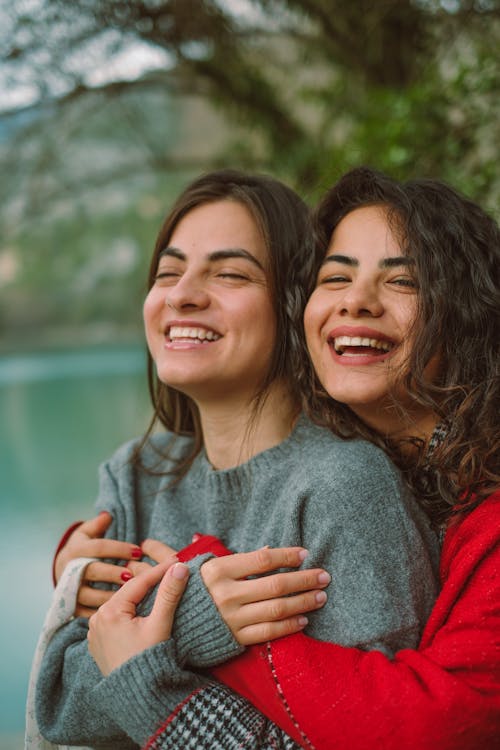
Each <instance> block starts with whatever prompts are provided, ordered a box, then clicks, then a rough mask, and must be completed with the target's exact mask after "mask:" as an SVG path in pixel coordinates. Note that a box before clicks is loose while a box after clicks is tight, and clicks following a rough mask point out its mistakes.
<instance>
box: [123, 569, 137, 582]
mask: <svg viewBox="0 0 500 750" xmlns="http://www.w3.org/2000/svg"><path fill="white" fill-rule="evenodd" d="M133 577H134V576H133V575H132V573H131V572H130V570H124V571H123V573H122V574H121V575H120V578H121V579H122V581H123V582H124V583H126V582H127V581H130V579H131V578H133Z"/></svg>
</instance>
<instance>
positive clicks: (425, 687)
mask: <svg viewBox="0 0 500 750" xmlns="http://www.w3.org/2000/svg"><path fill="white" fill-rule="evenodd" d="M440 576H441V582H442V590H441V593H440V595H439V597H438V599H437V600H436V603H435V606H434V608H433V611H432V612H431V615H430V617H429V620H428V622H427V624H426V627H425V630H424V633H423V636H422V640H421V643H420V645H419V648H418V649H417V650H410V649H406V650H403V651H400V652H399V653H397V654H396V655H395V657H394V658H393V659H388V658H387V657H386V656H384V655H383V654H382V653H380V652H378V651H370V652H364V651H360V650H358V649H354V648H346V647H342V646H338V645H336V644H332V643H326V642H323V641H316V640H314V639H312V638H309V637H308V636H306V635H304V634H303V633H297V634H295V635H291V636H288V637H286V638H282V639H278V640H276V641H272V642H271V644H270V648H271V657H272V662H273V667H274V671H275V676H276V679H277V680H278V682H279V685H280V687H281V690H282V692H283V698H284V701H285V702H286V705H288V707H289V709H290V710H291V712H292V715H293V717H294V719H295V720H296V721H297V722H298V725H299V727H300V729H301V730H302V731H303V732H304V733H305V735H306V736H307V737H308V738H309V739H310V741H311V742H312V743H313V745H314V746H315V747H316V750H365V749H366V748H367V747H381V748H382V747H383V748H384V750H401V748H416V749H417V748H418V750H436V748H439V750H477V749H478V748H481V750H490V749H491V750H493V748H494V747H497V742H498V737H500V491H499V492H496V493H494V494H493V495H492V496H491V497H490V498H488V499H487V500H485V501H484V502H483V503H482V504H481V505H480V506H479V507H478V508H476V509H475V510H474V511H473V512H472V513H470V514H469V515H467V516H466V517H464V518H461V519H460V520H459V521H458V522H453V524H452V525H450V527H449V529H448V531H447V533H446V537H445V542H444V546H443V551H442V556H441V566H440ZM212 673H213V674H214V675H215V676H216V677H217V678H218V679H219V680H221V681H222V682H224V684H226V685H228V686H229V687H231V688H232V689H233V690H235V691H236V692H238V693H239V694H240V695H242V696H243V697H245V698H247V699H248V700H250V701H251V702H252V703H253V704H254V705H255V706H256V707H257V708H258V709H259V710H260V711H261V712H262V713H263V714H265V715H266V716H267V717H268V718H269V719H271V720H272V721H274V722H275V723H276V724H278V725H279V726H280V727H281V728H282V729H283V730H285V731H286V732H287V733H288V734H290V736H292V737H293V738H294V739H295V740H296V741H297V742H298V743H299V744H302V745H303V746H304V740H303V738H301V737H300V734H299V733H298V732H297V729H296V727H295V726H294V725H293V722H292V720H291V719H290V716H289V715H288V714H287V712H286V708H285V702H283V701H282V699H281V698H280V697H279V695H278V693H277V690H276V684H275V682H274V679H273V676H272V672H271V665H270V662H269V660H268V659H267V658H265V646H253V647H251V648H248V649H247V650H246V651H245V653H244V654H242V655H241V656H238V657H236V658H235V659H232V660H231V661H229V662H227V663H226V664H222V665H220V666H218V667H216V668H215V669H213V670H212Z"/></svg>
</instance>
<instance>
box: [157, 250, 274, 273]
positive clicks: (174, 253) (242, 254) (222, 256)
mask: <svg viewBox="0 0 500 750" xmlns="http://www.w3.org/2000/svg"><path fill="white" fill-rule="evenodd" d="M165 255H166V256H168V257H170V258H177V259H178V260H184V261H185V260H187V257H186V254H185V253H183V252H182V250H179V248H177V247H165V248H164V249H163V250H160V252H159V254H158V261H159V260H160V258H163V256H165ZM229 258H243V259H244V260H248V261H250V263H253V264H254V265H255V266H257V268H259V269H260V270H261V271H264V268H263V266H262V265H261V263H260V262H259V261H258V260H257V258H255V257H254V256H253V255H252V253H249V252H248V250H243V248H241V247H234V248H232V247H229V248H227V249H226V250H214V251H213V252H211V253H209V254H208V255H207V259H208V260H209V261H210V262H211V263H215V262H217V261H218V260H227V259H229Z"/></svg>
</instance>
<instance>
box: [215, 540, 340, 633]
mask: <svg viewBox="0 0 500 750" xmlns="http://www.w3.org/2000/svg"><path fill="white" fill-rule="evenodd" d="M306 556H307V551H306V550H304V549H303V548H302V547H280V548H274V549H273V548H269V547H264V548H263V549H259V550H256V551H255V552H242V553H239V554H234V555H227V556H226V557H214V558H212V559H210V560H207V562H205V563H203V565H202V566H201V569H200V572H201V576H202V578H203V581H204V583H205V586H206V587H207V589H208V590H209V592H210V595H211V597H212V599H213V600H214V602H215V605H216V606H217V609H218V610H219V612H220V614H221V616H222V618H223V619H224V621H225V622H226V624H227V626H228V627H229V629H230V630H231V632H232V634H233V636H234V638H235V639H236V640H237V641H238V643H240V644H242V645H243V646H250V645H253V644H255V643H264V642H265V641H270V640H274V639H275V638H281V637H282V636H285V635H290V634H291V633H297V632H298V631H300V630H302V629H303V628H304V627H305V626H306V625H307V618H306V617H305V616H304V613H305V612H311V611H313V610H315V609H319V608H320V607H322V606H323V605H324V603H325V602H326V593H325V592H324V591H322V589H323V588H325V587H326V586H327V585H328V584H329V583H330V580H331V579H330V575H329V574H328V573H327V572H326V571H325V570H322V569H319V568H314V569H306V570H298V571H291V572H287V573H274V574H273V575H267V574H268V573H270V572H272V571H273V570H277V569H279V568H295V567H298V566H299V565H301V563H302V562H303V561H304V559H305V557H306ZM248 576H257V577H256V578H251V579H250V580H248Z"/></svg>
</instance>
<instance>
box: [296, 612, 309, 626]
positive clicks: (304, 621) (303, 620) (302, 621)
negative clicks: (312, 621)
mask: <svg viewBox="0 0 500 750" xmlns="http://www.w3.org/2000/svg"><path fill="white" fill-rule="evenodd" d="M297 622H298V623H299V625H300V627H301V628H303V627H304V626H305V625H307V623H308V622H309V620H308V619H307V617H304V615H301V616H300V617H297Z"/></svg>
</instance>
